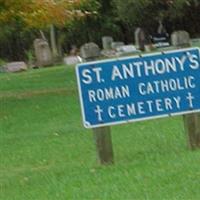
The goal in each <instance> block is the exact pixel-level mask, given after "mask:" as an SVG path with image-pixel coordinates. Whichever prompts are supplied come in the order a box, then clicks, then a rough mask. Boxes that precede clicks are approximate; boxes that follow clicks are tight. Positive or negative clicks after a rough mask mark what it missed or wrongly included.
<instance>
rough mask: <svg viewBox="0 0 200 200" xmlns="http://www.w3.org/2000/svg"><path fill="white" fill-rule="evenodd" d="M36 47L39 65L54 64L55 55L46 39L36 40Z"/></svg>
mask: <svg viewBox="0 0 200 200" xmlns="http://www.w3.org/2000/svg"><path fill="white" fill-rule="evenodd" d="M34 49H35V56H36V60H37V63H36V65H37V66H48V65H52V64H53V57H52V53H51V50H50V47H49V44H48V42H47V41H46V40H44V39H35V40H34Z"/></svg>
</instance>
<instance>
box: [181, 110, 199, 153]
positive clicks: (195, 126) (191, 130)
mask: <svg viewBox="0 0 200 200" xmlns="http://www.w3.org/2000/svg"><path fill="white" fill-rule="evenodd" d="M183 121H184V127H185V131H186V133H187V135H188V146H189V148H190V149H196V148H200V113H192V114H187V115H183Z"/></svg>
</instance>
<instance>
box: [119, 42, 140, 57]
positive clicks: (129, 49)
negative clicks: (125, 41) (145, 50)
mask: <svg viewBox="0 0 200 200" xmlns="http://www.w3.org/2000/svg"><path fill="white" fill-rule="evenodd" d="M139 52H140V50H137V49H136V47H135V46H134V45H124V46H121V47H118V48H117V55H118V56H121V55H128V54H134V53H139Z"/></svg>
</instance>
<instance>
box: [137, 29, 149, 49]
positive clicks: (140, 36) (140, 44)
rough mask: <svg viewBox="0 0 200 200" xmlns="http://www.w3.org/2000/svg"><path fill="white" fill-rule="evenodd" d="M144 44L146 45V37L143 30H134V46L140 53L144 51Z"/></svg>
mask: <svg viewBox="0 0 200 200" xmlns="http://www.w3.org/2000/svg"><path fill="white" fill-rule="evenodd" d="M145 43H146V35H145V32H144V30H143V29H142V28H137V29H136V30H135V46H136V47H137V48H138V49H140V50H141V51H144V49H145Z"/></svg>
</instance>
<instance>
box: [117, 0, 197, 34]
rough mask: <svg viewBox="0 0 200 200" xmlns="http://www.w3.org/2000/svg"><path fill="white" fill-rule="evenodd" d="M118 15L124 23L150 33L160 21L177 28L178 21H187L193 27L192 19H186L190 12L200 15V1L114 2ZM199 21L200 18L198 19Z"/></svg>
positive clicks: (128, 0) (118, 0)
mask: <svg viewBox="0 0 200 200" xmlns="http://www.w3.org/2000/svg"><path fill="white" fill-rule="evenodd" d="M113 2H114V5H115V7H116V11H117V15H118V16H119V19H120V20H122V21H123V23H125V24H128V25H132V26H134V27H136V26H140V27H144V28H146V29H147V30H148V31H149V32H153V31H155V28H156V26H157V24H158V21H160V20H162V21H166V22H167V23H170V24H173V27H174V28H175V27H176V26H177V23H178V21H179V22H181V23H182V22H183V19H184V21H187V24H188V25H191V24H192V23H193V22H192V23H191V21H189V19H190V18H188V19H186V18H185V16H186V15H187V12H188V10H191V9H193V13H192V12H191V13H190V14H191V15H192V16H194V13H196V17H197V12H198V13H199V6H200V2H199V0H127V1H126V2H124V1H123V0H113ZM196 20H197V21H198V20H199V17H197V19H196Z"/></svg>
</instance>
